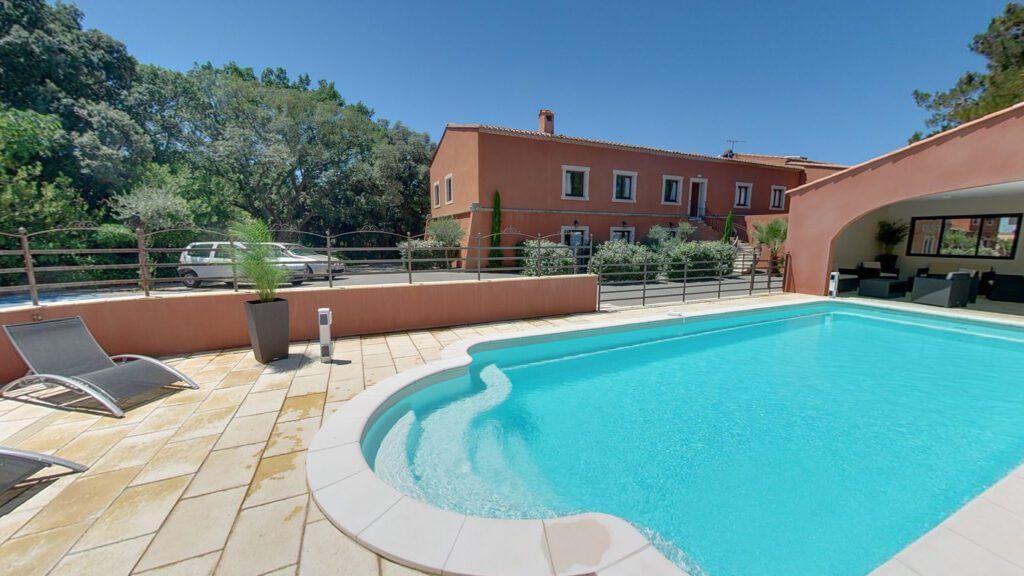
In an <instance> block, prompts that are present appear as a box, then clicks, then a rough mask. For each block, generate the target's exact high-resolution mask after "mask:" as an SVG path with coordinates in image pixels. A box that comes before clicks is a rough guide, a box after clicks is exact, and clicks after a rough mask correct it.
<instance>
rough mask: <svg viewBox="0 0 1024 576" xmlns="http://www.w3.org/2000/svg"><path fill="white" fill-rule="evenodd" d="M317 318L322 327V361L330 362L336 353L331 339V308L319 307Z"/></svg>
mask: <svg viewBox="0 0 1024 576" xmlns="http://www.w3.org/2000/svg"><path fill="white" fill-rule="evenodd" d="M316 318H317V324H318V325H319V328H320V361H321V362H323V363H324V364H328V363H330V361H331V357H332V356H333V355H334V341H333V340H331V309H330V308H319V309H317V311H316Z"/></svg>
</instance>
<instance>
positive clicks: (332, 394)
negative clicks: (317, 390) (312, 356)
mask: <svg viewBox="0 0 1024 576" xmlns="http://www.w3.org/2000/svg"><path fill="white" fill-rule="evenodd" d="M362 391H363V379H362V377H358V378H350V379H346V380H337V381H335V380H331V381H329V382H328V383H327V401H328V402H341V401H344V400H349V399H351V398H352V397H353V396H355V395H356V394H358V393H360V392H362Z"/></svg>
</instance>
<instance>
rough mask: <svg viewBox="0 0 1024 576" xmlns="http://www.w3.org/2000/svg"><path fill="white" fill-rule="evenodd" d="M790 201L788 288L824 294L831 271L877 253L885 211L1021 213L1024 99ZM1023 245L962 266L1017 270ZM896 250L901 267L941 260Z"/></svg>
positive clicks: (893, 214)
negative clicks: (1012, 254)
mask: <svg viewBox="0 0 1024 576" xmlns="http://www.w3.org/2000/svg"><path fill="white" fill-rule="evenodd" d="M924 200H927V202H924ZM789 203H790V215H789V223H790V227H789V241H788V243H787V244H788V248H789V252H790V256H791V259H790V266H791V268H790V274H789V276H788V279H789V280H788V281H789V284H788V286H787V288H788V289H789V290H792V291H797V292H804V293H807V294H824V293H825V292H826V290H827V286H828V275H829V272H830V271H831V270H834V269H835V268H837V267H839V266H851V265H856V263H857V262H856V261H857V260H858V259H870V257H871V255H872V254H877V252H878V251H879V248H878V246H877V245H876V244H875V243H874V238H873V234H874V230H875V228H876V225H877V221H878V220H879V219H893V218H898V219H909V218H911V217H923V216H942V215H947V216H962V215H967V214H986V213H994V214H998V213H1014V212H1016V213H1019V212H1022V211H1024V103H1021V104H1017V105H1015V106H1011V107H1010V108H1007V109H1005V110H1002V111H999V112H996V113H994V114H991V115H989V116H986V117H984V118H981V119H979V120H976V121H974V122H970V123H967V124H964V125H962V126H959V127H957V128H955V129H952V130H949V131H947V132H943V133H941V134H938V135H936V136H933V137H931V138H928V139H927V140H923V141H921V142H917V143H915V144H911V145H910V146H906V147H904V148H900V149H898V150H896V151H894V152H891V153H889V154H885V155H883V156H880V157H878V158H875V159H872V160H869V161H867V162H864V163H862V164H858V165H857V166H854V167H852V168H849V169H847V170H844V171H842V172H839V173H837V174H834V175H832V176H829V177H826V178H824V179H821V180H818V181H816V182H812V183H810V184H807V185H804V186H801V187H799V188H796V189H794V190H791V191H790V193H789ZM1017 252H1018V253H1017V258H1016V260H1014V261H1007V260H998V259H990V258H972V259H962V261H960V262H958V265H962V266H964V267H970V268H972V269H988V268H989V267H992V268H994V269H995V270H997V271H1003V272H1004V273H1017V274H1019V273H1022V271H1024V270H1022V268H1024V262H1022V255H1021V250H1020V249H1018V251H1017ZM896 253H897V254H898V255H900V260H901V261H903V267H904V268H912V267H917V266H926V265H928V264H929V260H936V258H935V257H931V258H927V257H909V256H908V255H906V254H905V244H904V245H903V246H899V247H898V248H897V251H896ZM905 275H906V272H905V271H904V276H905Z"/></svg>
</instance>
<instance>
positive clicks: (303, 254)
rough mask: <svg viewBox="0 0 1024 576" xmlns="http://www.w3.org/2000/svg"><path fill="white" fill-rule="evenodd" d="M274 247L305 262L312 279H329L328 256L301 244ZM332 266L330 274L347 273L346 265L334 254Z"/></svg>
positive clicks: (276, 244)
mask: <svg viewBox="0 0 1024 576" xmlns="http://www.w3.org/2000/svg"><path fill="white" fill-rule="evenodd" d="M272 246H276V247H277V248H279V249H281V251H282V252H284V253H285V254H287V255H288V256H290V257H292V258H294V259H296V260H298V261H300V262H305V263H306V267H307V268H308V272H309V275H310V276H311V277H314V278H323V279H325V280H326V279H327V275H328V272H327V254H325V253H323V252H318V251H317V250H314V249H313V248H309V247H308V246H302V245H300V244H278V243H274V244H272ZM330 264H331V271H330V274H332V275H337V274H342V273H344V272H345V263H344V262H343V261H341V260H340V259H339V258H338V256H336V255H334V254H332V255H331V263H330Z"/></svg>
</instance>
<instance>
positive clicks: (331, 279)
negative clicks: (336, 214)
mask: <svg viewBox="0 0 1024 576" xmlns="http://www.w3.org/2000/svg"><path fill="white" fill-rule="evenodd" d="M324 234H326V238H327V287H328V288H334V266H332V265H331V231H330V230H325V231H324Z"/></svg>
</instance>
